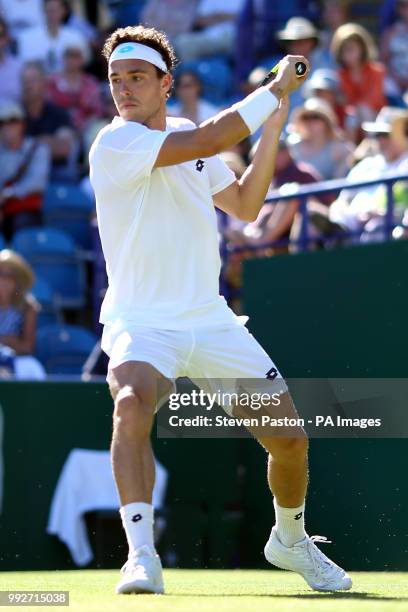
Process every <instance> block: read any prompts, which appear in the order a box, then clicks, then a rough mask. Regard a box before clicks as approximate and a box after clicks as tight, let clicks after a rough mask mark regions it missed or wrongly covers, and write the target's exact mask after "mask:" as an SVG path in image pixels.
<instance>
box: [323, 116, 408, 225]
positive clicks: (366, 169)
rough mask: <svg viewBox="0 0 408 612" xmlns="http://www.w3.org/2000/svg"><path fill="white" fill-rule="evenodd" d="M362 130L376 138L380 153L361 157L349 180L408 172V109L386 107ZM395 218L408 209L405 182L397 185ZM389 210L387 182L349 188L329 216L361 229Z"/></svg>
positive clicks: (331, 208) (396, 219)
mask: <svg viewBox="0 0 408 612" xmlns="http://www.w3.org/2000/svg"><path fill="white" fill-rule="evenodd" d="M363 130H364V132H365V133H366V134H367V136H369V137H370V138H373V139H375V141H376V143H377V145H378V153H377V154H374V155H371V156H370V157H366V158H365V159H363V160H361V161H360V162H359V163H358V164H357V165H356V166H354V168H352V170H351V171H350V172H349V174H348V176H347V178H348V179H349V180H350V181H359V180H361V181H363V180H369V179H375V178H379V177H381V176H383V175H384V174H386V173H388V172H392V173H399V172H401V173H405V174H406V173H407V172H408V111H407V110H403V109H398V108H391V107H385V108H383V109H381V111H380V113H379V114H378V116H377V118H376V120H375V121H373V122H367V123H363ZM393 191H394V200H395V208H394V213H395V221H396V222H398V221H400V220H401V219H402V218H403V216H404V213H405V211H406V209H407V208H408V190H407V187H406V183H396V184H395V185H394V189H393ZM385 210H386V190H385V187H384V185H374V186H372V187H370V186H368V187H360V188H358V189H354V190H352V189H347V190H344V191H342V192H341V194H340V196H339V198H338V199H337V200H336V202H333V204H332V205H331V207H330V212H329V218H330V220H331V221H333V222H336V223H340V224H342V225H343V226H344V227H346V228H347V229H349V230H352V231H360V230H362V229H363V228H364V226H365V225H366V224H367V222H369V221H370V220H372V219H379V218H380V219H381V218H383V217H384V214H385Z"/></svg>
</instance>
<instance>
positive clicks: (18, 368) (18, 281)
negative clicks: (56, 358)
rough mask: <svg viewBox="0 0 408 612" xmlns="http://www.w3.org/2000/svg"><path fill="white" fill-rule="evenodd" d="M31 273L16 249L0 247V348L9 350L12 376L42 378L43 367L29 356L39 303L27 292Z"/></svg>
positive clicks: (30, 282) (35, 328)
mask: <svg viewBox="0 0 408 612" xmlns="http://www.w3.org/2000/svg"><path fill="white" fill-rule="evenodd" d="M33 284H34V274H33V271H32V269H31V267H30V266H29V264H28V263H27V262H26V261H25V259H23V257H21V256H20V255H18V254H17V253H15V252H14V251H10V250H8V249H4V250H2V251H0V348H1V347H8V348H9V349H11V350H12V351H13V356H14V359H13V361H14V370H15V376H16V378H18V379H20V380H22V379H25V380H29V379H31V380H43V379H44V378H45V377H46V376H45V371H44V368H43V367H42V365H41V364H40V362H39V361H38V360H37V359H35V358H34V357H32V355H31V353H33V352H34V347H35V336H36V331H37V312H38V310H39V305H38V304H37V302H36V300H35V299H34V298H33V296H32V295H31V294H30V293H29V291H30V289H31V288H32V286H33Z"/></svg>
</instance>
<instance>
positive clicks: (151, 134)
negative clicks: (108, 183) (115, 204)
mask: <svg viewBox="0 0 408 612" xmlns="http://www.w3.org/2000/svg"><path fill="white" fill-rule="evenodd" d="M168 134H169V132H166V131H160V130H150V129H149V128H147V127H146V126H144V125H141V124H140V123H136V122H132V121H128V122H123V123H121V124H120V125H119V126H118V127H115V125H114V124H113V129H111V130H110V131H108V132H106V133H105V134H104V136H103V137H102V138H101V140H100V142H99V146H98V147H97V149H98V155H97V157H98V158H99V162H100V164H101V165H102V167H103V168H104V170H105V172H106V173H107V174H108V175H109V176H110V178H111V180H112V181H113V182H114V183H116V184H117V185H119V186H123V187H128V186H131V185H134V184H136V183H137V182H139V181H140V180H143V179H144V178H146V177H147V176H148V175H149V174H151V172H152V170H153V167H154V164H155V162H156V159H157V156H158V154H159V151H160V149H161V146H162V144H163V142H164V140H165V139H166V137H167V135H168ZM95 161H96V160H95Z"/></svg>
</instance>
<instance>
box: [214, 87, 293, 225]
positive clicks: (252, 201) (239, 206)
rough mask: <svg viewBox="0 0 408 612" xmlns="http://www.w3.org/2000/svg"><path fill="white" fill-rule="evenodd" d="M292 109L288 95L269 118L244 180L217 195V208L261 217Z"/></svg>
mask: <svg viewBox="0 0 408 612" xmlns="http://www.w3.org/2000/svg"><path fill="white" fill-rule="evenodd" d="M288 112H289V99H288V97H287V96H286V97H283V98H282V99H281V101H280V104H279V108H278V109H277V110H276V111H275V112H274V113H273V114H272V115H271V116H270V117H269V119H267V120H266V121H265V123H264V125H263V131H262V136H261V138H260V141H259V145H258V147H257V150H256V153H255V155H254V158H253V160H252V163H251V164H250V165H249V166H248V168H247V170H246V171H245V172H244V174H243V175H242V177H241V178H240V180H237V181H235V182H234V183H232V184H231V185H229V186H228V187H227V188H226V189H223V190H222V191H219V192H218V193H217V194H216V195H215V196H214V203H215V205H216V206H217V208H220V209H221V210H223V211H224V212H226V213H227V214H229V215H231V216H233V217H236V218H238V219H241V220H243V221H255V219H256V218H257V217H258V214H259V211H260V210H261V208H262V206H263V204H264V201H265V197H266V194H267V192H268V189H269V186H270V184H271V182H272V178H273V175H274V171H275V161H276V154H277V151H278V146H279V136H280V133H281V131H282V128H283V126H284V125H285V122H286V119H287V116H288Z"/></svg>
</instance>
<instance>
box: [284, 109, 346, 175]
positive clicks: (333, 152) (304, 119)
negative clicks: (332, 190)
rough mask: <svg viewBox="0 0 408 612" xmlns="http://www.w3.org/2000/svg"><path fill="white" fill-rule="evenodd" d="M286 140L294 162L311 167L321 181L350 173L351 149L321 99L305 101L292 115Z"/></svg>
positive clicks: (331, 113) (333, 113)
mask: <svg viewBox="0 0 408 612" xmlns="http://www.w3.org/2000/svg"><path fill="white" fill-rule="evenodd" d="M289 131H290V136H289V138H288V142H289V146H290V151H291V154H292V156H293V158H294V159H295V160H296V161H297V162H307V163H308V164H309V165H311V166H313V167H314V168H315V170H316V171H317V172H318V173H319V174H320V176H321V177H322V178H323V180H329V179H335V178H342V177H344V176H346V174H347V172H348V171H349V169H350V156H351V154H352V152H353V148H354V147H353V145H352V144H351V143H350V142H348V141H347V140H346V139H345V137H344V136H343V134H342V132H341V130H340V129H339V127H338V121H337V117H336V114H335V112H334V110H333V109H332V108H331V106H330V105H329V104H328V103H327V102H326V101H325V100H322V99H320V98H308V99H307V100H306V101H305V103H304V104H303V106H302V107H300V108H295V110H294V111H293V113H292V116H291V120H290V125H289Z"/></svg>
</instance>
